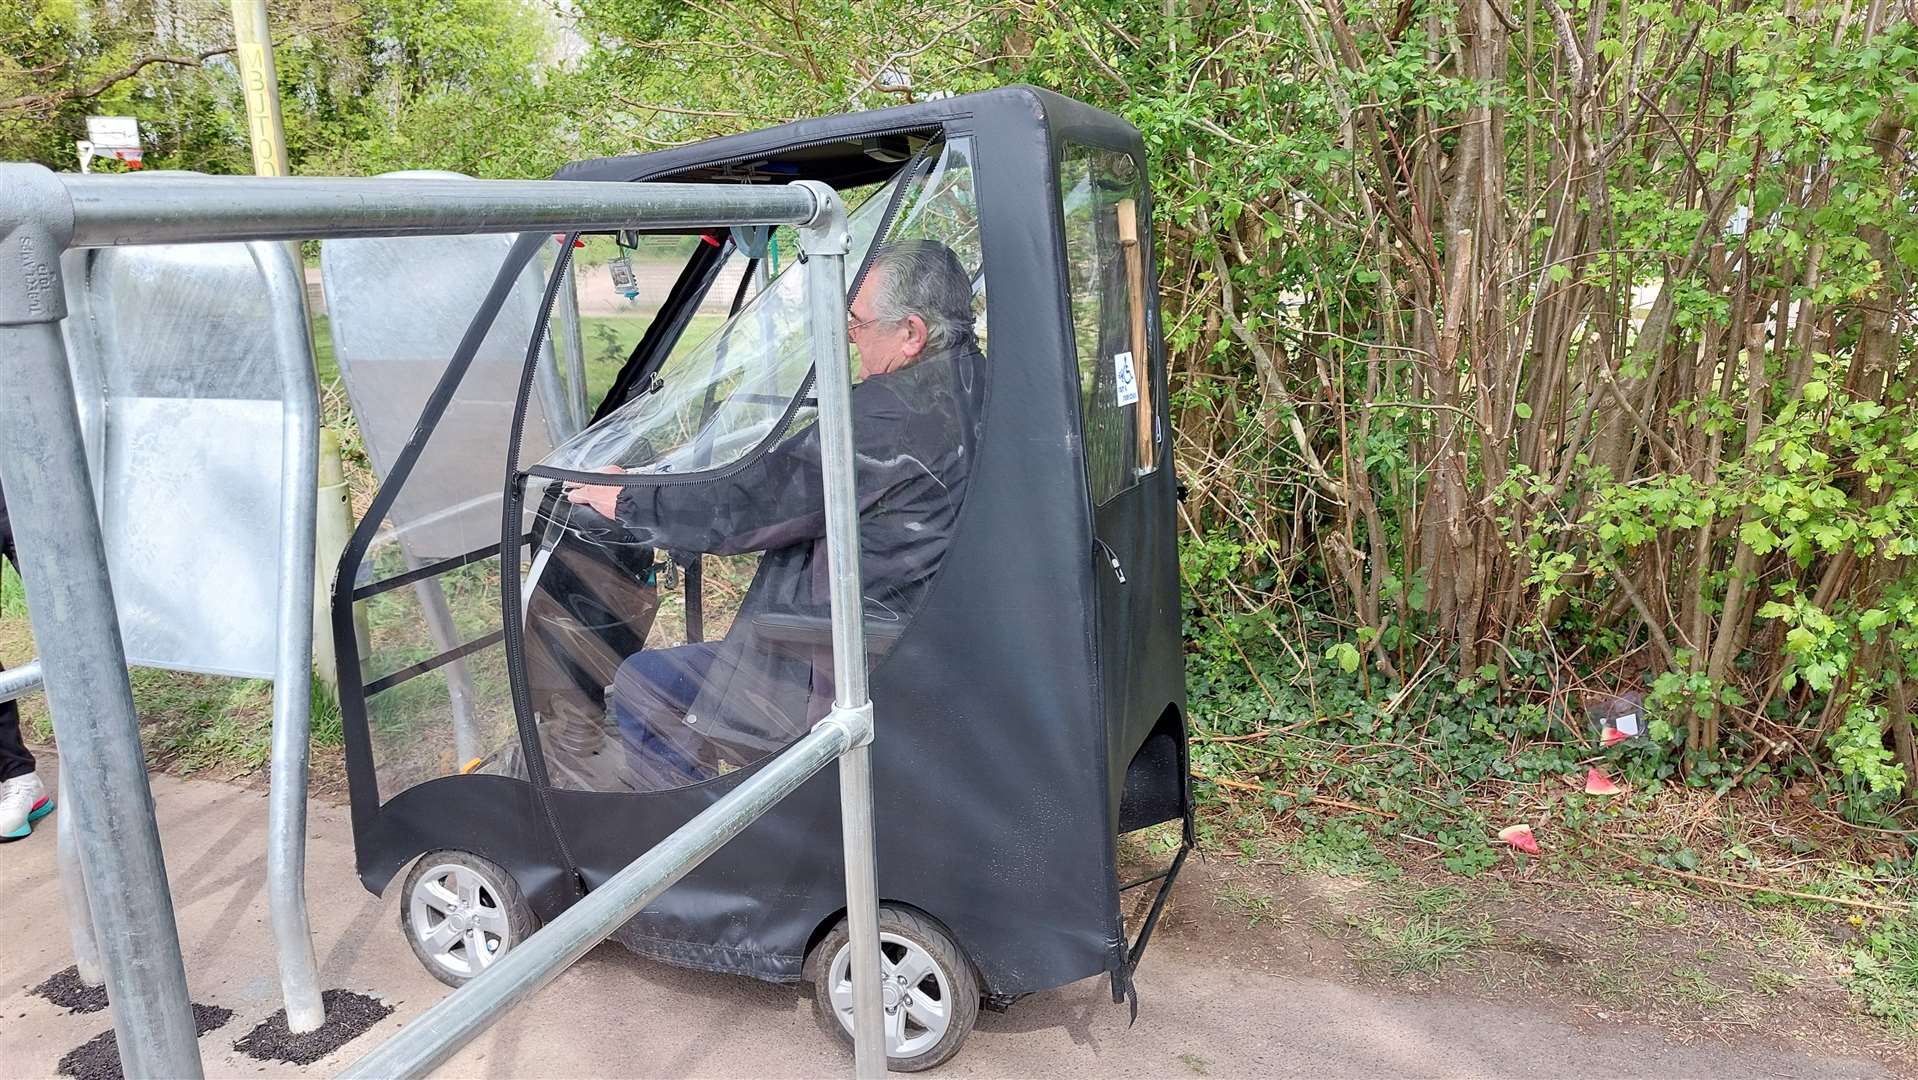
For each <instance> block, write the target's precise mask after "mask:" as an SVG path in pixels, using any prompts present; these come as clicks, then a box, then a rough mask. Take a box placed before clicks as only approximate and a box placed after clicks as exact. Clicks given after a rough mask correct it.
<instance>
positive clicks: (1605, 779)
mask: <svg viewBox="0 0 1918 1080" xmlns="http://www.w3.org/2000/svg"><path fill="white" fill-rule="evenodd" d="M1623 790H1625V789H1624V788H1621V787H1619V786H1618V785H1617V784H1615V783H1613V782H1612V778H1611V777H1609V776H1606V775H1605V770H1604V769H1601V768H1599V767H1597V766H1596V765H1594V766H1593V767H1591V768H1589V769H1587V770H1585V794H1587V795H1616V794H1618V793H1619V792H1621V791H1623Z"/></svg>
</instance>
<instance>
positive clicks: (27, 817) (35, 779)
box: [0, 773, 53, 844]
mask: <svg viewBox="0 0 1918 1080" xmlns="http://www.w3.org/2000/svg"><path fill="white" fill-rule="evenodd" d="M52 812H53V797H52V796H50V795H48V794H47V789H46V785H44V784H42V783H40V775H39V774H38V773H28V774H26V775H25V776H16V777H14V778H13V779H11V780H9V781H7V782H6V783H4V784H0V844H4V843H7V842H8V841H11V840H25V839H26V838H27V837H28V836H30V835H32V833H33V823H34V822H36V821H39V820H40V819H41V818H43V817H46V816H47V815H48V814H50V813H52Z"/></svg>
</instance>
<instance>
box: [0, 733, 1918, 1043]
mask: <svg viewBox="0 0 1918 1080" xmlns="http://www.w3.org/2000/svg"><path fill="white" fill-rule="evenodd" d="M46 771H47V772H48V773H49V774H51V771H52V770H51V768H49V769H47V770H46ZM49 779H50V776H49ZM153 788H154V794H155V801H156V804H157V806H158V812H159V817H160V824H161V833H162V836H163V838H164V843H165V848H166V861H167V867H168V872H169V875H170V876H171V879H172V885H173V889H174V904H175V909H176V913H177V917H178V919H179V924H180V930H181V941H182V944H183V947H184V950H185V955H186V966H187V977H188V982H189V984H190V986H191V989H192V992H193V998H194V1000H195V1001H196V1002H199V1003H202V1004H207V1005H214V1006H219V1007H222V1008H225V1009H230V1010H232V1011H233V1014H234V1015H233V1018H232V1020H231V1021H229V1022H228V1023H227V1024H226V1025H225V1026H223V1027H221V1028H220V1029H218V1030H215V1031H212V1032H209V1033H208V1034H207V1035H205V1036H204V1037H203V1038H202V1039H201V1041H200V1051H201V1055H202V1058H203V1059H204V1062H205V1067H206V1071H207V1074H208V1075H209V1076H235V1077H239V1076H244V1077H258V1076H277V1075H314V1076H329V1075H332V1074H333V1073H335V1072H337V1071H339V1069H341V1068H342V1067H343V1066H345V1065H346V1064H347V1063H349V1062H350V1061H352V1060H353V1059H355V1058H357V1057H358V1056H359V1054H361V1053H363V1052H365V1050H366V1049H368V1048H369V1047H371V1046H372V1045H373V1044H374V1043H375V1042H376V1041H377V1040H378V1039H380V1038H381V1037H383V1036H385V1035H387V1034H390V1033H391V1032H392V1031H394V1030H397V1028H398V1027H399V1025H401V1024H402V1023H404V1022H405V1021H407V1020H408V1019H410V1018H411V1017H413V1016H416V1015H418V1014H419V1012H420V1011H421V1010H422V1009H424V1008H426V1007H427V1006H428V1005H430V1004H432V1003H433V1002H434V1001H435V1000H437V999H438V998H439V997H440V996H441V995H442V994H443V993H445V988H444V987H442V986H441V985H440V984H439V983H437V982H435V981H433V980H432V979H431V978H430V977H429V976H427V975H426V974H425V972H424V971H423V970H422V969H421V968H420V967H419V965H418V963H417V962H416V961H415V960H414V959H413V956H412V954H411V952H410V951H409V950H408V949H407V946H406V943H405V941H404V940H403V939H402V938H401V936H400V931H399V926H398V910H397V906H396V905H397V898H396V897H395V896H393V895H389V896H387V897H386V898H385V899H384V900H382V899H381V898H379V897H374V896H371V895H368V894H367V893H366V892H365V891H364V890H363V889H361V887H360V885H359V883H358V881H357V880H356V879H355V878H354V876H353V873H352V838H351V832H350V830H349V827H348V823H347V816H346V811H345V810H344V809H343V808H338V807H329V806H317V807H315V808H314V811H313V813H312V820H311V828H310V830H309V832H310V835H311V840H310V843H309V850H308V864H307V865H308V878H307V880H308V897H309V900H310V905H311V908H312V920H313V926H314V934H315V939H316V940H315V945H316V951H317V953H318V955H319V957H320V961H321V967H322V983H323V985H324V986H326V987H327V988H342V989H348V990H353V991H357V992H360V993H364V994H370V995H373V996H375V997H378V998H381V999H384V1000H385V1001H387V1002H390V1003H392V1004H393V1005H394V1006H395V1009H394V1012H393V1014H392V1015H391V1016H389V1017H388V1018H387V1019H385V1020H384V1021H382V1022H380V1023H379V1024H378V1025H376V1026H375V1027H374V1028H373V1029H372V1030H371V1031H370V1032H368V1033H367V1034H366V1035H363V1036H361V1037H359V1038H357V1039H355V1040H353V1041H352V1042H349V1043H347V1044H346V1045H345V1046H344V1047H342V1048H341V1049H340V1050H339V1051H337V1052H336V1053H334V1054H333V1055H331V1056H329V1057H327V1058H323V1059H321V1060H320V1061H318V1062H315V1063H314V1064H312V1065H309V1066H305V1067H294V1066H289V1065H284V1064H279V1063H262V1062H259V1061H255V1060H253V1059H251V1058H249V1057H246V1056H245V1055H243V1054H242V1053H241V1052H240V1051H238V1050H236V1049H235V1048H234V1043H235V1042H236V1041H238V1040H240V1039H241V1038H242V1037H243V1036H245V1035H246V1034H247V1033H249V1032H250V1031H251V1030H252V1029H253V1028H254V1027H255V1025H257V1024H259V1023H260V1022H261V1021H262V1020H264V1019H265V1018H266V1017H267V1016H268V1015H269V1014H271V1013H272V1012H274V1011H275V1010H276V1009H278V1008H279V1001H278V997H277V994H278V990H277V983H276V979H275V976H274V965H273V959H272V952H271V937H270V934H269V932H268V928H267V924H266V893H265V856H264V842H265V827H266V802H265V799H264V797H263V796H262V794H261V793H260V792H258V791H256V790H249V789H247V788H244V787H239V786H234V785H229V784H220V783H211V782H203V781H192V780H180V779H175V778H171V777H155V778H154V780H153ZM52 825H53V819H51V818H49V819H47V821H46V822H45V823H44V825H43V826H42V828H41V829H40V831H38V832H36V833H35V835H34V836H33V837H31V838H30V839H28V840H26V841H22V842H19V843H15V844H9V845H6V846H4V847H0V901H4V904H5V907H4V909H3V910H4V922H0V1075H4V1076H7V1077H37V1076H52V1075H54V1074H55V1072H56V1069H57V1066H58V1062H59V1061H60V1059H61V1057H62V1056H63V1055H65V1054H66V1053H68V1052H69V1051H71V1050H73V1049H74V1048H75V1047H77V1046H79V1045H80V1044H82V1043H83V1042H85V1041H86V1040H88V1039H90V1038H92V1037H94V1036H96V1035H98V1034H99V1033H100V1032H102V1031H105V1030H106V1029H107V1028H108V1027H109V1024H110V1021H109V1019H108V1014H107V1013H105V1012H98V1013H93V1014H74V1013H69V1012H67V1011H66V1010H63V1009H60V1008H57V1007H55V1006H54V1005H52V1004H50V1003H48V1002H46V1001H44V1000H42V999H40V998H39V997H36V996H34V995H33V994H32V993H31V992H30V990H31V988H32V987H34V986H36V985H38V984H39V983H40V982H41V981H42V980H43V979H45V978H47V977H48V976H50V975H52V974H54V973H55V972H57V971H59V970H60V969H61V968H64V967H65V966H67V965H68V963H70V957H69V955H68V945H67V933H66V927H65V923H64V919H63V912H62V906H61V903H60V890H59V882H58V880H57V878H56V876H55V864H54V844H53V829H52V827H51V826H52ZM396 892H397V889H393V890H389V893H396ZM1138 984H1139V989H1140V993H1141V1008H1140V1012H1139V1018H1138V1021H1137V1023H1136V1024H1130V1025H1129V1024H1128V1023H1127V1018H1128V1014H1127V1010H1126V1009H1125V1007H1124V1006H1120V1005H1114V1004H1113V1003H1112V1000H1111V995H1110V993H1109V992H1108V990H1107V988H1106V986H1105V985H1104V984H1103V983H1102V982H1099V981H1097V980H1094V981H1088V982H1086V983H1081V984H1079V985H1076V986H1072V987H1067V988H1065V989H1063V990H1058V991H1054V992H1051V993H1046V994H1040V995H1035V996H1033V997H1030V998H1027V999H1025V1000H1023V1001H1021V1002H1019V1003H1018V1004H1017V1005H1015V1006H1014V1007H1013V1008H1012V1009H1011V1010H1010V1011H1008V1012H1006V1013H1004V1014H994V1013H986V1014H984V1015H983V1016H982V1017H981V1019H980V1022H979V1027H978V1029H977V1030H976V1031H975V1032H974V1034H973V1036H972V1038H971V1039H970V1040H969V1041H968V1042H967V1044H966V1046H965V1048H964V1049H963V1050H962V1051H961V1053H960V1055H959V1056H958V1057H957V1058H956V1059H954V1060H953V1061H952V1062H951V1063H950V1064H948V1065H947V1066H946V1067H944V1068H942V1069H941V1070H939V1072H938V1075H941V1076H951V1077H987V1076H1018V1077H1061V1076H1099V1077H1185V1076H1201V1075H1203V1076H1248V1077H1252V1076H1257V1077H1290V1076H1300V1077H1307V1076H1309V1077H1387V1076H1391V1077H1399V1076H1403V1077H1572V1076H1607V1077H1612V1076H1620V1077H1623V1076H1631V1077H1691V1076H1700V1077H1702V1076H1711V1077H1878V1076H1890V1075H1892V1074H1891V1073H1889V1072H1887V1071H1885V1069H1884V1068H1883V1067H1882V1066H1881V1065H1879V1064H1878V1063H1876V1062H1874V1061H1871V1060H1867V1059H1862V1058H1836V1057H1824V1056H1817V1055H1815V1054H1812V1053H1808V1052H1806V1051H1804V1050H1801V1049H1798V1048H1796V1047H1792V1046H1789V1045H1784V1044H1777V1043H1771V1042H1767V1041H1765V1040H1764V1039H1762V1038H1759V1037H1754V1038H1753V1039H1751V1040H1748V1041H1747V1040H1740V1041H1739V1042H1737V1043H1734V1044H1727V1043H1723V1042H1717V1041H1706V1042H1695V1043H1691V1044H1684V1043H1680V1042H1677V1041H1674V1040H1673V1039H1672V1038H1670V1037H1669V1036H1668V1034H1667V1033H1666V1032H1664V1031H1662V1030H1660V1029H1659V1028H1658V1026H1657V1025H1656V1023H1655V1022H1625V1023H1620V1022H1607V1021H1605V1020H1602V1019H1596V1018H1594V1017H1593V1016H1592V1015H1590V1014H1589V1013H1587V1012H1585V1011H1581V1010H1575V1009H1570V1008H1560V1007H1557V1006H1552V1005H1549V1004H1540V1005H1539V1006H1538V1007H1536V1008H1528V1009H1524V1010H1514V1009H1512V1008H1510V1007H1509V1006H1506V1005H1500V1004H1497V1003H1493V1002H1489V1001H1481V1000H1476V999H1470V998H1460V997H1453V996H1447V995H1441V994H1399V993H1394V992H1391V991H1385V990H1381V989H1378V988H1373V987H1358V986H1351V985H1345V984H1341V983H1338V982H1332V981H1326V980H1323V979H1319V978H1313V977H1306V976H1303V975H1290V974H1287V973H1285V972H1283V971H1281V972H1277V973H1273V972H1269V971H1265V970H1256V971H1255V970H1247V969H1245V968H1244V967H1241V966H1236V965H1234V964H1233V963H1232V961H1231V960H1230V958H1229V957H1220V956H1218V955H1213V954H1211V953H1209V952H1208V951H1207V949H1206V946H1205V943H1204V942H1203V941H1191V940H1182V939H1181V938H1178V937H1169V938H1166V939H1165V940H1162V941H1160V942H1156V943H1155V944H1154V946H1153V949H1152V952H1151V954H1150V955H1149V956H1148V957H1147V960H1146V962H1145V964H1144V966H1143V968H1142V970H1141V971H1140V973H1139V979H1138ZM850 1072H851V1062H850V1056H849V1054H847V1052H846V1051H845V1049H844V1048H843V1047H842V1046H841V1045H839V1044H838V1043H837V1041H836V1040H835V1039H833V1038H832V1037H831V1036H830V1035H829V1034H828V1033H827V1032H826V1031H825V1030H824V1029H823V1028H822V1027H821V1026H820V1025H819V1023H818V1021H817V1020H816V1019H815V1017H814V1015H813V1008H812V1000H811V994H810V990H809V988H807V987H803V986H802V987H790V986H773V985H768V984H764V983H758V982H754V981H752V980H750V979H744V978H736V977H729V976H719V975H709V974H703V973H698V972H688V971H681V970H678V969H675V968H671V967H667V966H665V965H662V964H658V963H654V962H651V961H646V960H641V959H638V958H636V957H633V956H631V955H630V954H627V953H625V952H624V951H623V950H621V949H619V948H618V947H617V946H602V947H600V948H599V949H597V950H595V951H594V952H593V953H591V954H590V955H589V956H587V957H586V959H584V960H583V961H581V962H580V963H579V964H578V965H576V966H575V967H574V968H573V969H572V970H570V971H568V972H567V973H566V974H564V975H563V976H561V977H560V978H559V979H558V980H557V981H555V982H554V983H553V984H552V985H551V986H549V987H547V988H546V989H545V990H543V991H542V992H541V993H540V994H539V995H538V996H536V997H535V998H534V999H533V1000H532V1001H531V1002H529V1003H528V1004H526V1005H524V1006H522V1007H521V1008H520V1009H518V1010H517V1011H516V1012H514V1013H513V1014H511V1015H509V1016H508V1017H506V1018H505V1019H504V1020H503V1021H501V1022H500V1023H499V1024H498V1025H497V1026H496V1027H495V1028H494V1029H493V1030H492V1031H490V1032H489V1033H487V1034H486V1035H485V1036H483V1037H482V1038H481V1039H480V1040H478V1041H477V1042H476V1043H474V1044H473V1045H472V1046H470V1047H469V1048H468V1049H467V1050H466V1051H465V1052H464V1053H463V1054H462V1055H461V1056H460V1057H458V1058H456V1059H455V1060H454V1061H453V1062H451V1063H450V1064H449V1065H448V1066H446V1068H444V1069H443V1070H441V1073H440V1075H442V1076H456V1077H598V1076H607V1077H611V1076H621V1077H639V1076H644V1077H653V1076H658V1077H682V1076H702V1077H705V1076H711V1077H778V1076H848V1075H850Z"/></svg>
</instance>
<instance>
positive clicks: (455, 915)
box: [400, 850, 539, 986]
mask: <svg viewBox="0 0 1918 1080" xmlns="http://www.w3.org/2000/svg"><path fill="white" fill-rule="evenodd" d="M538 926H539V922H538V920H537V919H535V918H534V917H533V909H532V908H531V907H530V906H528V905H527V903H526V896H525V895H524V894H523V893H521V892H520V891H519V883H518V882H516V881H514V880H513V875H511V874H509V873H507V872H506V871H505V870H503V869H501V868H500V867H499V865H498V864H496V863H494V862H492V861H490V860H487V859H482V858H480V857H479V856H478V855H474V854H472V853H471V852H467V851H453V850H445V851H431V852H428V853H426V854H425V855H422V856H420V859H419V861H418V862H415V863H414V864H413V870H412V872H411V873H409V874H407V875H406V887H405V889H404V891H403V892H402V893H401V894H400V932H401V933H403V934H405V935H406V943H407V944H408V945H411V946H412V947H413V955H414V956H417V957H419V960H420V963H421V964H423V965H425V967H426V970H428V971H430V972H432V973H433V977H434V978H436V979H438V980H439V981H441V982H443V983H445V984H446V985H448V986H460V985H462V984H464V983H465V982H467V981H468V980H470V979H471V978H473V976H475V975H478V974H479V973H480V972H482V971H484V970H486V969H487V968H489V967H491V966H492V964H493V961H495V960H498V959H499V958H500V957H502V956H504V955H506V951H507V950H508V949H511V948H512V947H513V946H515V945H518V944H519V943H520V942H522V941H525V940H526V938H527V937H528V936H529V935H531V934H532V932H533V931H534V930H535V929H538Z"/></svg>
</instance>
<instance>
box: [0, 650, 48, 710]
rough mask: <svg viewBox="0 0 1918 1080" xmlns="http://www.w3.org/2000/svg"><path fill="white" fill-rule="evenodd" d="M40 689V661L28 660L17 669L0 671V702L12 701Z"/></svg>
mask: <svg viewBox="0 0 1918 1080" xmlns="http://www.w3.org/2000/svg"><path fill="white" fill-rule="evenodd" d="M39 688H40V661H38V660H29V661H27V662H26V663H24V664H21V665H20V666H19V667H13V668H8V669H7V670H5V671H0V701H12V700H13V699H14V698H17V697H20V696H21V695H23V694H30V693H32V692H33V691H35V690H37V689H39Z"/></svg>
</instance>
